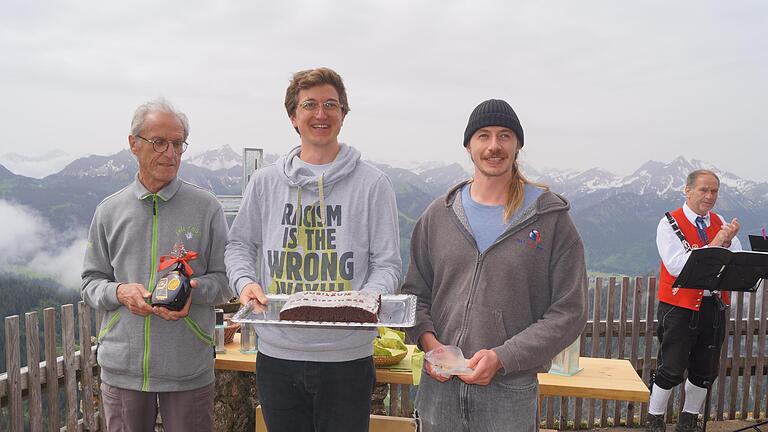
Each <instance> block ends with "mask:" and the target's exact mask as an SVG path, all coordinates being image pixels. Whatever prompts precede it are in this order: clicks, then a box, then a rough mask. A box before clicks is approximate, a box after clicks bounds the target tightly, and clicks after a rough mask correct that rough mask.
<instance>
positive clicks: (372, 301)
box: [281, 291, 379, 314]
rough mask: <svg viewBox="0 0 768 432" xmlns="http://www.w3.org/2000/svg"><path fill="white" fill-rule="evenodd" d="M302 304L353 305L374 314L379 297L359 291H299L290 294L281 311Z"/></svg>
mask: <svg viewBox="0 0 768 432" xmlns="http://www.w3.org/2000/svg"><path fill="white" fill-rule="evenodd" d="M302 306H311V307H329V308H337V307H354V308H360V309H363V310H365V311H368V312H370V313H372V314H376V313H377V312H378V311H379V298H378V297H374V296H372V295H370V294H366V293H362V292H360V291H301V292H297V293H294V294H291V296H290V297H288V301H287V302H286V303H285V304H284V305H283V308H282V309H281V311H284V310H287V309H293V308H297V307H302Z"/></svg>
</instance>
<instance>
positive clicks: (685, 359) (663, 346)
mask: <svg viewBox="0 0 768 432" xmlns="http://www.w3.org/2000/svg"><path fill="white" fill-rule="evenodd" d="M726 310H727V309H726ZM657 318H658V320H659V328H658V330H657V335H658V338H659V354H658V365H659V366H658V368H657V370H656V378H655V380H654V382H655V383H656V384H657V385H658V386H659V387H661V388H663V389H671V388H672V387H674V386H676V385H678V384H680V383H681V382H683V373H684V372H685V370H686V369H688V380H690V381H691V383H693V384H694V385H696V386H699V387H706V383H707V382H709V383H710V384H711V383H712V382H714V380H715V378H717V372H718V367H719V364H720V349H721V347H722V346H723V340H724V339H725V326H726V322H725V311H721V310H720V309H719V307H718V304H717V302H716V301H715V300H714V299H713V298H712V297H704V299H703V300H702V302H701V308H700V309H699V311H698V312H697V311H694V310H691V309H686V308H682V307H679V306H673V305H671V304H668V303H664V302H659V311H658V315H657Z"/></svg>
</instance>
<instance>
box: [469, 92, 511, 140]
mask: <svg viewBox="0 0 768 432" xmlns="http://www.w3.org/2000/svg"><path fill="white" fill-rule="evenodd" d="M486 126H502V127H506V128H509V129H512V130H513V131H514V132H515V135H517V140H518V141H519V142H520V147H522V146H523V127H522V126H521V125H520V120H518V119H517V114H515V110H513V109H512V107H511V106H509V104H508V103H506V102H505V101H503V100H501V99H488V100H487V101H485V102H483V103H481V104H480V105H478V106H477V107H475V109H474V111H472V114H470V116H469V122H468V123H467V129H466V130H464V147H466V146H467V144H469V140H470V138H472V135H474V133H475V132H476V131H477V130H478V129H480V128H484V127H486Z"/></svg>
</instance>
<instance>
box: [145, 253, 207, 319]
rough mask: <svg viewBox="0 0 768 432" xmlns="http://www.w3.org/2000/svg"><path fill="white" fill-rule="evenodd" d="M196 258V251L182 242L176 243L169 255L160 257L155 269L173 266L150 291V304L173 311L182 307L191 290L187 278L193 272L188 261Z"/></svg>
mask: <svg viewBox="0 0 768 432" xmlns="http://www.w3.org/2000/svg"><path fill="white" fill-rule="evenodd" d="M196 258H197V252H194V251H188V250H187V249H186V248H185V247H184V244H183V243H176V244H175V245H173V249H172V250H171V253H170V254H169V255H163V256H161V257H160V264H159V265H158V267H157V271H162V270H165V269H167V268H170V267H172V266H173V267H174V268H173V270H171V271H169V272H168V273H166V274H164V275H163V276H162V277H161V278H160V280H158V281H157V285H155V289H154V290H153V291H152V306H162V307H165V308H168V309H170V310H174V311H179V310H181V309H183V308H184V305H185V304H186V303H187V299H188V298H189V293H190V291H191V290H192V287H191V286H190V284H189V278H190V277H192V273H193V272H192V267H191V266H190V265H189V261H192V260H194V259H196ZM174 265H175V266H174Z"/></svg>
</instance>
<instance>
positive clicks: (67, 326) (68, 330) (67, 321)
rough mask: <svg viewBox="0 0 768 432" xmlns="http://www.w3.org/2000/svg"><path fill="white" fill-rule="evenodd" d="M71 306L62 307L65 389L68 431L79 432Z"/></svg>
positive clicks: (73, 319) (73, 326) (73, 321)
mask: <svg viewBox="0 0 768 432" xmlns="http://www.w3.org/2000/svg"><path fill="white" fill-rule="evenodd" d="M73 311H74V307H73V306H72V305H71V304H67V305H63V306H62V307H61V325H62V333H61V339H62V346H63V347H64V387H65V388H66V398H67V430H68V431H75V430H77V365H76V364H75V318H74V313H73Z"/></svg>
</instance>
